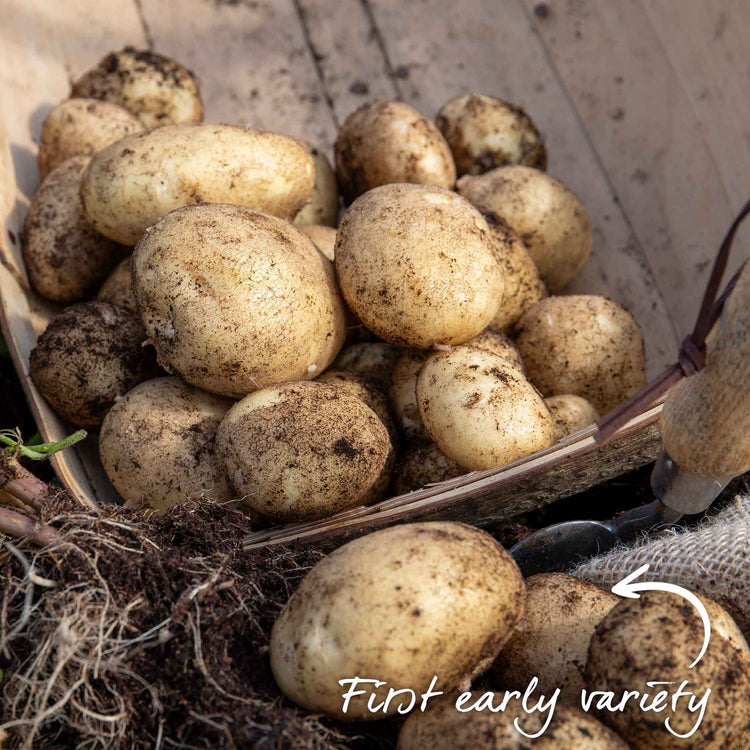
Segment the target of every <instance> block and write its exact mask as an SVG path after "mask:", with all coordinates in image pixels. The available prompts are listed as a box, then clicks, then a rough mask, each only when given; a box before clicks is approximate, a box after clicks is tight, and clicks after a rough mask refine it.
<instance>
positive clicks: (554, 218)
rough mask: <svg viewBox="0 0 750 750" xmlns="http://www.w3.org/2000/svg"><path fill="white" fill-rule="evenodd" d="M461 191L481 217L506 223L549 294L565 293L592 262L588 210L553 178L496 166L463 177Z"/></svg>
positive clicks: (541, 173)
mask: <svg viewBox="0 0 750 750" xmlns="http://www.w3.org/2000/svg"><path fill="white" fill-rule="evenodd" d="M457 189H458V192H459V193H460V194H461V195H463V196H464V198H467V199H468V200H469V201H471V202H472V203H473V204H474V205H475V206H476V207H477V208H479V210H480V211H482V212H483V213H487V212H490V211H492V212H494V213H496V214H498V215H499V216H501V217H502V218H503V219H505V221H507V222H508V224H509V225H510V226H511V227H512V229H513V230H514V231H515V232H516V233H517V234H518V235H519V237H520V238H521V239H522V240H523V243H524V244H525V245H526V248H527V250H528V251H529V255H530V256H531V258H532V260H533V261H534V263H535V264H536V266H537V268H538V269H539V271H540V272H541V274H542V276H543V278H544V280H545V281H546V282H547V286H548V287H549V289H550V291H551V292H553V293H557V292H560V291H562V289H564V288H565V286H566V285H567V284H568V283H569V282H570V280H571V279H572V278H573V277H574V276H575V275H576V274H577V273H578V272H579V271H580V270H581V268H583V266H584V265H585V263H586V261H587V260H588V257H589V255H590V254H591V246H592V243H593V235H592V233H591V222H590V221H589V217H588V214H587V213H586V209H584V207H583V206H582V205H581V202H580V201H579V200H578V198H577V197H576V196H575V194H574V193H573V192H572V191H571V190H570V189H568V188H567V187H565V185H563V184H562V183H561V182H559V181H558V180H556V179H555V178H554V177H550V176H549V175H548V174H545V173H544V172H540V171H539V170H538V169H532V168H531V167H521V166H517V167H498V168H497V169H493V170H492V171H490V172H487V173H486V174H483V175H480V176H478V177H472V176H470V175H465V176H464V177H462V178H461V179H460V180H459V181H458V185H457Z"/></svg>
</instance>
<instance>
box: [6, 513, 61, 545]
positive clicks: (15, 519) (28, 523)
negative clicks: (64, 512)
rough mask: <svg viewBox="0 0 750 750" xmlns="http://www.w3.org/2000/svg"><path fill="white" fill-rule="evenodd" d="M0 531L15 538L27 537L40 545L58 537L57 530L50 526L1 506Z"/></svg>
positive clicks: (52, 541) (53, 540) (50, 542)
mask: <svg viewBox="0 0 750 750" xmlns="http://www.w3.org/2000/svg"><path fill="white" fill-rule="evenodd" d="M0 533H2V534H7V535H8V536H12V537H17V538H20V537H28V538H29V541H31V542H33V543H34V544H38V545H39V546H40V547H44V546H46V545H48V544H52V543H54V542H57V541H59V539H60V535H59V533H58V532H57V530H56V529H53V528H52V527H51V526H42V525H40V524H39V523H38V522H37V521H35V520H34V519H33V518H29V517H28V516H24V515H23V514H22V513H16V511H14V510H11V509H10V508H2V507H0Z"/></svg>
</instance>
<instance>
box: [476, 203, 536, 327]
mask: <svg viewBox="0 0 750 750" xmlns="http://www.w3.org/2000/svg"><path fill="white" fill-rule="evenodd" d="M484 218H485V221H486V222H487V226H488V227H489V228H490V232H491V234H492V237H493V239H494V240H495V250H496V251H497V253H498V256H499V258H500V263H501V264H502V266H503V276H504V278H505V288H504V290H503V298H502V300H501V301H500V307H499V308H498V311H497V313H496V314H495V317H494V318H493V319H492V323H490V325H491V326H492V328H494V329H495V330H498V331H504V332H505V333H509V332H510V331H511V330H512V328H513V324H514V323H515V322H516V321H517V320H518V319H519V318H520V317H521V316H522V315H523V314H524V313H525V312H526V311H527V310H528V309H529V308H530V307H532V306H533V305H535V304H536V303H537V302H539V300H540V299H544V298H545V297H546V296H547V295H548V292H547V286H546V285H545V283H544V281H543V280H542V276H541V274H540V273H539V269H538V268H537V267H536V263H534V261H533V260H531V256H530V255H529V251H528V250H527V249H526V247H525V245H524V244H523V242H521V238H520V237H519V236H518V235H517V234H516V233H515V232H514V231H513V230H512V229H511V228H510V226H509V225H508V223H507V222H506V221H505V220H504V219H501V218H500V217H499V216H498V215H497V214H496V213H492V212H490V213H486V214H484Z"/></svg>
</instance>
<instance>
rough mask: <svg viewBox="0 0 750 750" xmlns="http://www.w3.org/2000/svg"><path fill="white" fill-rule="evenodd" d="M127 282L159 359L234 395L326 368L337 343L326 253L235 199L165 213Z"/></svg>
mask: <svg viewBox="0 0 750 750" xmlns="http://www.w3.org/2000/svg"><path fill="white" fill-rule="evenodd" d="M132 274H133V290H134V292H135V296H136V299H137V301H138V308H139V309H140V311H141V318H142V320H143V324H144V325H145V327H146V331H147V333H148V335H149V336H150V337H151V339H152V341H153V342H154V346H155V347H156V352H157V355H158V357H159V361H160V362H161V363H162V365H164V366H165V367H167V368H169V369H170V370H172V371H174V372H176V373H178V374H180V375H181V376H182V378H183V379H184V380H186V381H187V382H188V383H190V384H192V385H195V386H197V387H199V388H203V389H204V390H207V391H210V392H212V393H217V394H219V395H223V396H231V397H235V398H241V397H242V396H244V395H246V394H247V393H249V392H250V391H253V390H256V389H258V388H264V387H266V386H269V385H274V384H277V383H282V382H286V381H291V380H304V379H308V378H313V377H315V376H316V375H317V374H319V373H321V372H322V371H323V370H325V368H326V367H328V365H329V364H330V363H331V361H332V360H333V359H334V358H335V356H336V355H337V354H338V351H339V349H340V347H341V345H342V343H343V341H344V333H345V331H344V325H345V324H344V305H343V301H342V299H341V296H340V295H339V292H338V289H337V287H336V280H335V278H334V275H333V268H332V266H331V263H330V261H328V260H326V259H325V257H323V255H322V254H321V253H320V252H318V250H317V249H316V248H315V246H314V245H313V243H312V242H311V241H310V240H309V239H308V238H307V237H306V236H305V235H304V234H302V232H300V231H299V229H297V228H296V227H293V226H292V225H291V224H289V223H287V222H285V221H282V220H281V219H277V218H275V217H273V216H268V215H267V214H263V213H259V212H257V211H252V210H251V209H247V208H242V207H240V206H228V205H203V206H188V207H185V208H182V209H179V210H177V211H173V212H172V213H170V214H168V215H167V216H165V217H164V218H163V219H161V220H160V221H159V222H158V223H157V224H156V225H155V226H154V227H152V229H151V231H150V232H148V233H147V234H146V235H145V236H144V238H143V240H142V241H141V242H140V243H138V247H137V248H136V250H135V253H134V254H133V261H132Z"/></svg>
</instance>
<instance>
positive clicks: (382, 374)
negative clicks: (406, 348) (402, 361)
mask: <svg viewBox="0 0 750 750" xmlns="http://www.w3.org/2000/svg"><path fill="white" fill-rule="evenodd" d="M400 354H401V350H400V349H399V348H398V347H397V346H394V345H393V344H388V343H386V342H385V341H363V342H362V343H359V344H352V345H351V346H347V347H346V349H342V350H341V353H340V354H339V356H338V357H336V359H335V360H334V361H333V365H331V368H332V369H334V370H347V371H348V372H353V373H355V374H357V375H361V376H362V377H363V378H365V379H366V380H369V381H370V382H371V383H372V384H373V385H374V386H375V387H376V388H378V389H379V390H381V391H382V392H383V393H387V392H388V388H389V387H390V384H391V374H392V373H393V367H394V365H395V364H396V360H397V359H398V358H399V356H400Z"/></svg>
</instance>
